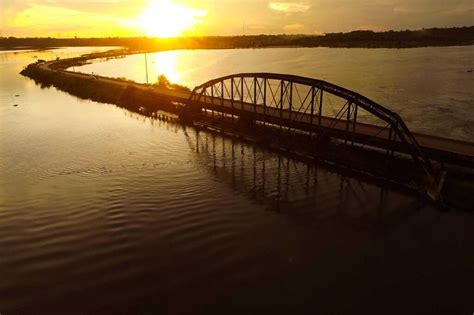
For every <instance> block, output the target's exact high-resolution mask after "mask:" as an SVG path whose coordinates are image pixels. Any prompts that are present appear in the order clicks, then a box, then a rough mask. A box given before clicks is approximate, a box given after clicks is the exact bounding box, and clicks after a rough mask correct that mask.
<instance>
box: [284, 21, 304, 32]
mask: <svg viewBox="0 0 474 315" xmlns="http://www.w3.org/2000/svg"><path fill="white" fill-rule="evenodd" d="M283 30H284V31H285V33H298V32H302V31H303V30H304V24H301V23H295V24H288V25H285V26H284V27H283Z"/></svg>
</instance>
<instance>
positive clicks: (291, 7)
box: [268, 2, 311, 13]
mask: <svg viewBox="0 0 474 315" xmlns="http://www.w3.org/2000/svg"><path fill="white" fill-rule="evenodd" d="M268 7H269V8H270V9H272V10H274V11H278V12H284V13H297V12H306V11H308V10H309V8H311V6H310V5H307V4H304V3H293V2H270V3H269V4H268Z"/></svg>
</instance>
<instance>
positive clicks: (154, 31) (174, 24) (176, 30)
mask: <svg viewBox="0 0 474 315" xmlns="http://www.w3.org/2000/svg"><path fill="white" fill-rule="evenodd" d="M206 14H207V12H206V11H205V10H196V9H193V8H189V7H186V6H184V5H181V4H177V3H173V2H172V1H170V0H150V6H149V7H148V8H147V9H146V10H145V11H144V12H143V13H142V14H140V15H139V16H138V18H137V23H136V24H137V26H138V27H140V28H141V29H142V30H143V31H144V32H145V34H146V35H147V36H152V37H162V38H166V37H176V36H180V35H182V34H183V32H185V31H188V30H190V29H191V28H192V27H193V26H194V25H196V24H197V23H199V22H200V19H201V18H202V17H204V16H205V15H206Z"/></svg>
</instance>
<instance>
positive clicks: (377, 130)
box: [189, 73, 436, 183]
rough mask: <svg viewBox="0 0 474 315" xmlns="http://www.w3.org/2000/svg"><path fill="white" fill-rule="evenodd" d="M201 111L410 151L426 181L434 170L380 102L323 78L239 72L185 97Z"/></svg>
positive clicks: (432, 177) (389, 150)
mask: <svg viewBox="0 0 474 315" xmlns="http://www.w3.org/2000/svg"><path fill="white" fill-rule="evenodd" d="M189 100H190V103H191V105H192V106H193V107H194V109H196V107H197V108H198V109H199V110H203V109H204V110H209V111H212V112H220V113H222V114H226V115H233V116H238V117H244V118H245V119H250V120H252V121H259V122H262V123H263V124H272V125H274V126H277V127H279V128H280V129H282V128H285V129H287V130H288V131H291V130H294V131H303V132H307V133H309V135H310V137H312V136H313V135H314V136H315V137H320V136H321V135H328V136H331V137H336V138H339V139H342V140H343V141H344V142H345V143H346V144H347V143H349V144H350V145H357V144H362V145H367V144H369V145H371V146H375V147H379V148H383V149H386V150H387V153H391V154H393V152H401V153H404V154H409V155H410V156H411V157H412V159H413V161H414V162H415V163H416V164H417V165H419V166H420V167H421V168H422V170H423V172H424V173H425V175H426V176H427V177H428V179H429V180H430V181H431V182H432V183H434V182H435V178H436V174H435V172H434V171H433V169H432V166H431V163H430V161H429V159H428V158H427V156H426V154H425V153H424V152H423V150H422V149H421V147H420V145H419V143H418V141H417V139H415V137H414V136H413V134H412V133H411V132H410V130H409V129H408V127H407V126H406V124H405V123H404V122H403V120H402V118H401V117H400V116H399V115H398V114H396V113H394V112H393V111H391V110H389V109H387V108H385V107H383V106H382V105H380V104H377V103H376V102H374V101H372V100H370V99H368V98H366V97H364V96H362V95H360V94H358V93H355V92H353V91H350V90H348V89H345V88H343V87H340V86H337V85H334V84H331V83H328V82H326V81H322V80H317V79H311V78H305V77H300V76H294V75H284V74H273V73H240V74H234V75H229V76H225V77H221V78H217V79H214V80H210V81H208V82H206V83H204V84H202V85H199V86H197V87H196V88H194V90H193V91H192V93H191V95H190V96H189Z"/></svg>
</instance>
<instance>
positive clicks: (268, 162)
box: [185, 129, 423, 227]
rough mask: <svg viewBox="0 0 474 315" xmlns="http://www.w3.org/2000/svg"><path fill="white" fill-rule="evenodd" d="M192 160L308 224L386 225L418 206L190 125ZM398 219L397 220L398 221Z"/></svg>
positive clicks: (350, 178)
mask: <svg viewBox="0 0 474 315" xmlns="http://www.w3.org/2000/svg"><path fill="white" fill-rule="evenodd" d="M185 134H186V139H187V141H188V144H189V146H190V148H191V151H192V152H193V154H194V156H193V161H194V162H195V163H196V164H197V165H198V166H199V167H201V168H202V169H204V170H205V171H206V172H208V173H209V174H212V176H213V177H214V178H215V180H216V181H217V182H218V183H219V184H221V183H222V184H225V185H228V186H229V187H231V188H232V190H233V191H236V192H237V193H239V194H241V195H244V196H246V197H247V198H249V199H251V200H252V201H253V202H256V203H258V204H261V205H262V206H263V207H264V208H265V209H267V210H272V211H276V212H281V213H283V214H288V215H290V216H292V217H294V218H302V219H304V220H308V219H311V222H314V223H316V222H321V221H325V220H327V219H329V220H331V219H336V220H338V219H340V220H343V221H347V222H348V223H349V222H350V223H354V224H356V225H362V226H372V227H382V226H384V227H388V226H390V225H393V224H396V223H400V222H402V221H403V218H406V217H407V216H410V215H411V214H414V213H415V212H417V210H418V209H420V208H421V207H422V206H423V205H422V204H420V202H419V201H417V199H416V198H413V197H412V196H410V195H405V194H404V193H401V192H397V191H394V190H393V189H391V188H388V187H387V186H385V185H379V184H373V183H369V182H366V181H364V180H362V179H358V178H356V177H354V176H352V175H344V174H341V173H338V172H336V171H333V170H330V169H328V168H327V167H325V166H321V165H317V164H309V163H303V162H301V161H298V160H295V159H292V158H289V157H286V156H283V155H281V154H278V153H274V152H270V151H268V150H266V149H262V148H259V147H257V146H255V145H252V144H248V143H244V142H241V141H239V140H236V139H233V138H226V137H223V136H221V135H219V134H215V133H210V132H203V131H198V130H194V129H187V130H186V131H185ZM401 220H402V221H401Z"/></svg>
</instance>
